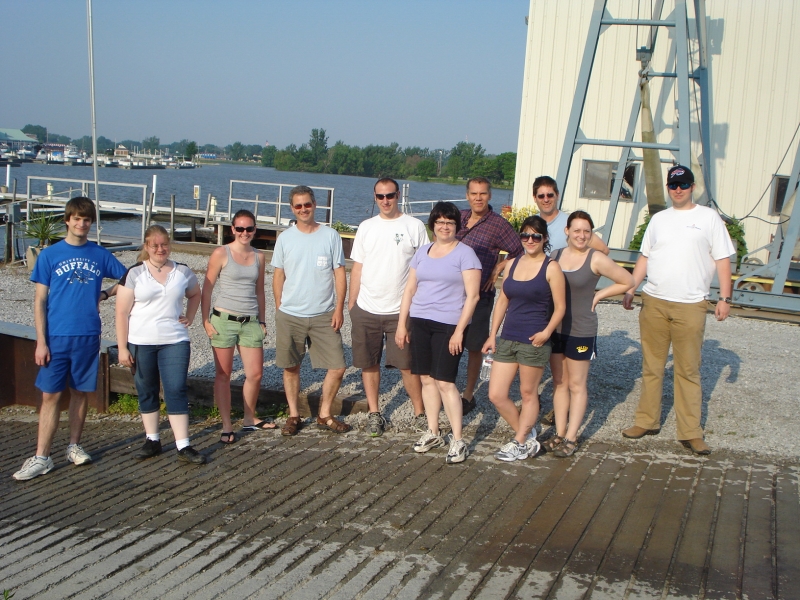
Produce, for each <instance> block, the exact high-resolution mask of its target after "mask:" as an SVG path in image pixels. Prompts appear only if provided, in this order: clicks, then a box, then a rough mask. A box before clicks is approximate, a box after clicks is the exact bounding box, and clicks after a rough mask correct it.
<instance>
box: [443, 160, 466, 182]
mask: <svg viewBox="0 0 800 600" xmlns="http://www.w3.org/2000/svg"><path fill="white" fill-rule="evenodd" d="M444 170H445V173H447V174H448V175H449V176H450V178H451V179H452V180H453V181H455V180H456V179H458V178H459V177H461V173H462V171H463V166H462V163H461V158H460V157H458V156H451V157H450V158H448V159H447V165H446V166H445V168H444Z"/></svg>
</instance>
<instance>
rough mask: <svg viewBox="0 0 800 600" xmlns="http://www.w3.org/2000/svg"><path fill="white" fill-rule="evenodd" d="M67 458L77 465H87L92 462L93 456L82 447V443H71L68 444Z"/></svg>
mask: <svg viewBox="0 0 800 600" xmlns="http://www.w3.org/2000/svg"><path fill="white" fill-rule="evenodd" d="M67 460H68V461H69V462H71V463H73V464H76V465H86V464H89V463H90V462H92V457H91V456H89V455H88V454H87V452H86V450H84V449H83V448H81V446H80V444H70V445H69V446H67Z"/></svg>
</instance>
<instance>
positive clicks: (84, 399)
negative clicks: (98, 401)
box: [51, 389, 95, 444]
mask: <svg viewBox="0 0 800 600" xmlns="http://www.w3.org/2000/svg"><path fill="white" fill-rule="evenodd" d="M90 393H92V394H94V393H95V392H79V391H77V390H73V389H70V390H69V443H70V444H80V443H81V434H82V433H83V425H84V423H86V411H87V410H88V409H89V394H90ZM51 439H52V438H51Z"/></svg>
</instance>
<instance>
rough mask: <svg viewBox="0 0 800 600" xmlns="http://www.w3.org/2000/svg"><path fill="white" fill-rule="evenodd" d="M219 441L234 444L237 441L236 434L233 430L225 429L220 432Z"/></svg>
mask: <svg viewBox="0 0 800 600" xmlns="http://www.w3.org/2000/svg"><path fill="white" fill-rule="evenodd" d="M226 440H227V441H226ZM219 441H220V443H221V444H225V445H226V446H229V445H230V444H233V443H234V442H235V441H236V434H235V433H233V432H232V431H223V432H222V433H220V434H219Z"/></svg>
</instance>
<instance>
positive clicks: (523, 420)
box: [514, 365, 544, 444]
mask: <svg viewBox="0 0 800 600" xmlns="http://www.w3.org/2000/svg"><path fill="white" fill-rule="evenodd" d="M542 373H544V367H526V366H524V365H520V366H519V391H520V395H521V396H522V408H521V410H520V412H519V425H518V428H517V429H516V433H517V435H516V436H515V438H514V439H516V440H517V442H519V443H520V444H524V443H525V438H526V437H527V436H528V433H530V431H531V428H532V427H533V426H534V425H535V424H536V419H537V417H538V416H539V382H541V381H542Z"/></svg>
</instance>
